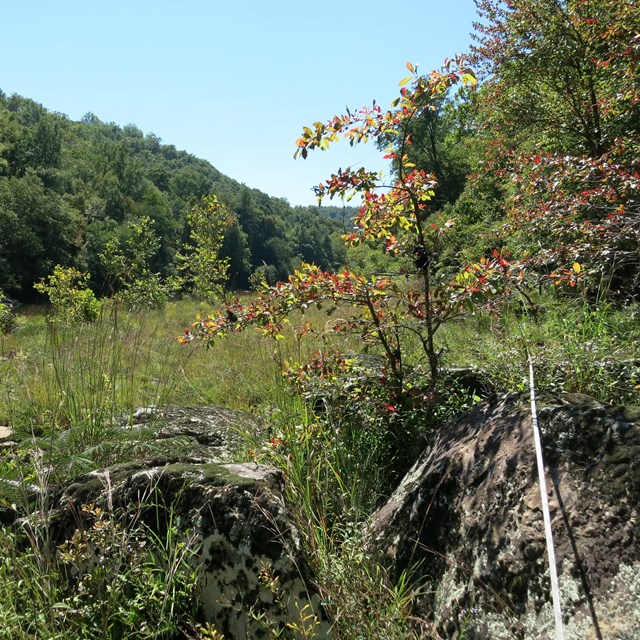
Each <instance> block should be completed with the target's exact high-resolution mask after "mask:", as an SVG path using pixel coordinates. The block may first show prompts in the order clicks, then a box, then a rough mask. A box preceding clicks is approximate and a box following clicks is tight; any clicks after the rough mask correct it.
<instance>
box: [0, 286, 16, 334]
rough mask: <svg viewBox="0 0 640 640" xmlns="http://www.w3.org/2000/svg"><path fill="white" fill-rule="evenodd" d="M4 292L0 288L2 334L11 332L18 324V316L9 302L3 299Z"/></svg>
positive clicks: (0, 325) (0, 329)
mask: <svg viewBox="0 0 640 640" xmlns="http://www.w3.org/2000/svg"><path fill="white" fill-rule="evenodd" d="M3 298H4V293H3V292H2V290H1V289H0V334H7V333H11V332H12V331H13V330H14V329H15V328H16V326H17V320H16V316H15V314H14V313H13V309H11V306H10V305H9V304H6V303H5V302H4V300H3Z"/></svg>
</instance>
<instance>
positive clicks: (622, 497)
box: [368, 394, 640, 640]
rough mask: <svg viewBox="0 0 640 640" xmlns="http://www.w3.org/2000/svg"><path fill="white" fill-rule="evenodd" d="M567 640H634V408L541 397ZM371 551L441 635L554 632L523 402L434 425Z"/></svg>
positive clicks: (637, 490) (639, 459) (638, 494)
mask: <svg viewBox="0 0 640 640" xmlns="http://www.w3.org/2000/svg"><path fill="white" fill-rule="evenodd" d="M538 407H539V408H538V411H539V420H540V426H541V430H542V434H543V442H544V452H545V461H546V464H547V471H546V475H547V483H548V488H549V501H550V506H551V511H552V526H553V532H554V540H555V547H556V556H557V565H558V572H559V579H560V587H561V591H562V601H563V602H562V605H563V614H564V619H565V623H566V627H565V637H566V638H567V640H569V639H572V640H578V639H580V640H585V639H587V638H596V639H600V638H607V639H610V638H619V639H629V640H630V639H631V638H638V637H640V543H639V541H640V517H639V516H640V513H639V510H640V426H639V425H640V410H637V409H630V408H627V409H623V408H614V407H608V406H603V405H601V404H599V403H597V402H595V401H594V400H592V399H591V398H588V397H586V396H577V395H572V396H567V395H564V396H551V395H548V396H544V397H542V398H539V400H538ZM368 536H369V543H370V545H371V547H372V548H374V549H376V550H378V551H379V552H380V553H381V554H382V555H383V556H384V559H385V561H386V562H387V563H388V564H389V565H390V566H391V567H392V568H393V570H394V571H395V573H396V575H399V574H400V572H401V571H403V570H405V569H410V570H411V569H412V570H413V577H414V579H418V580H420V579H421V580H422V581H423V582H424V583H426V584H425V590H424V593H425V594H427V595H424V596H423V597H422V598H420V599H419V601H418V604H417V613H418V614H420V615H422V616H424V617H426V618H428V619H429V620H430V621H431V623H432V626H433V633H434V634H439V635H440V636H441V637H445V638H456V637H461V636H459V635H458V634H460V633H462V632H464V634H466V635H464V637H465V638H469V639H471V638H476V639H479V638H490V639H491V640H501V639H504V638H518V639H525V638H526V639H530V638H547V637H554V632H553V629H554V625H553V613H552V606H551V603H550V595H549V578H548V569H547V555H546V548H545V537H544V531H543V517H542V512H541V500H540V495H539V490H538V485H537V469H536V463H535V454H534V444H533V432H532V427H531V417H530V411H529V400H528V395H520V394H511V395H508V396H505V397H502V398H501V399H499V400H496V399H494V400H493V401H489V402H485V403H482V404H479V405H477V406H476V407H475V408H474V409H472V410H471V411H469V412H468V413H466V414H465V415H463V416H462V417H461V418H460V419H459V420H458V421H457V422H456V423H455V424H453V425H451V426H450V427H449V428H447V429H443V430H442V431H441V432H440V433H439V434H438V435H437V437H436V439H435V441H434V443H433V445H432V446H431V447H430V448H429V449H428V450H427V451H425V453H424V454H423V455H422V456H421V458H420V459H419V460H418V462H417V463H416V464H415V465H414V467H413V468H412V469H411V471H410V472H409V473H408V475H407V476H406V477H405V479H404V480H403V482H402V483H401V485H400V486H399V487H398V489H397V490H396V491H395V493H394V494H393V495H392V497H391V499H390V500H389V501H388V502H387V503H386V504H385V505H384V506H383V507H382V508H380V509H379V510H378V512H377V513H376V514H375V515H374V517H373V519H372V523H371V525H370V528H369V531H368Z"/></svg>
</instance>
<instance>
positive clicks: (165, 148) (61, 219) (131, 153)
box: [0, 92, 351, 299]
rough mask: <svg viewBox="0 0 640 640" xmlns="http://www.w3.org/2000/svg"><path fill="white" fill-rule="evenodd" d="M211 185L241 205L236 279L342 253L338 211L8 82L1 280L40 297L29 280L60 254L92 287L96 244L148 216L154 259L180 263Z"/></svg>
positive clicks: (100, 287) (163, 270) (98, 282)
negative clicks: (50, 104)
mask: <svg viewBox="0 0 640 640" xmlns="http://www.w3.org/2000/svg"><path fill="white" fill-rule="evenodd" d="M207 194H215V195H216V196H217V197H218V199H219V200H220V202H222V203H223V204H225V205H227V207H228V208H229V209H230V210H232V211H233V212H234V213H235V219H236V222H235V224H234V225H233V227H232V228H231V229H229V230H227V233H226V238H225V245H224V249H223V253H224V254H225V255H227V256H228V257H229V258H230V260H231V265H230V276H231V281H230V283H229V286H230V287H231V288H236V289H238V288H247V287H248V286H249V282H248V279H249V276H250V275H251V274H252V273H253V272H254V271H256V269H259V268H260V269H262V271H263V275H265V276H266V277H267V279H268V280H275V279H276V278H285V277H286V276H287V275H288V274H289V273H290V272H291V271H292V270H293V268H294V267H295V266H296V265H297V264H299V263H300V260H307V261H313V262H316V263H317V264H319V265H322V266H323V267H324V268H333V267H338V266H340V264H341V263H342V262H343V261H344V249H343V248H342V246H341V243H340V242H339V241H336V239H337V236H338V235H339V233H340V232H341V231H343V225H342V217H340V218H339V219H338V220H336V221H335V222H334V221H333V220H332V219H331V217H330V216H325V215H322V213H321V212H320V211H319V210H318V209H317V208H315V207H309V208H306V207H304V208H303V207H295V208H292V207H291V206H289V204H288V203H287V202H286V201H285V200H282V199H279V198H272V197H269V196H268V195H267V194H265V193H262V192H260V191H258V190H256V189H251V188H250V187H248V186H245V185H241V184H239V183H238V182H236V181H235V180H233V179H232V178H230V177H227V176H225V175H223V174H221V173H220V172H219V171H217V170H216V169H215V168H214V167H213V166H212V165H211V164H209V163H208V162H207V161H205V160H201V159H199V158H196V157H194V156H193V155H191V154H189V153H187V152H185V151H179V150H177V149H176V148H175V147H174V146H172V145H168V144H162V142H161V140H160V138H158V137H157V136H156V135H154V134H152V133H150V134H146V135H145V134H144V133H143V132H142V131H141V130H140V129H138V128H137V127H136V126H134V125H127V126H124V127H120V126H117V125H115V124H113V123H105V122H102V121H100V119H99V118H98V117H96V116H95V115H93V114H91V113H89V114H87V115H86V116H84V118H83V119H82V120H81V121H80V122H74V121H72V120H70V119H69V118H67V117H66V116H64V115H62V114H59V113H51V112H49V111H48V110H47V109H46V108H45V107H43V106H41V105H39V104H37V103H35V102H34V101H32V100H30V99H28V98H25V97H21V96H18V95H12V96H6V95H5V94H3V93H2V92H0V237H1V238H2V239H1V240H0V289H3V290H4V291H5V292H6V293H9V294H11V295H13V296H15V297H18V298H20V299H30V298H32V297H33V296H34V293H35V292H34V291H33V288H32V285H33V284H34V283H35V282H37V281H39V280H40V279H41V278H43V277H45V276H47V275H48V274H50V273H51V271H52V270H53V267H54V266H55V265H58V264H59V265H62V266H65V267H68V266H74V267H76V268H77V269H79V270H80V271H88V272H90V274H91V277H92V281H91V285H92V288H93V289H94V290H95V291H96V293H98V294H101V293H104V292H105V291H106V290H107V289H108V288H107V287H106V286H105V285H106V282H105V281H106V279H107V274H105V272H104V267H103V264H102V263H101V261H100V259H99V255H100V254H101V253H102V252H104V250H105V248H106V246H107V243H108V242H109V241H110V240H112V239H119V240H121V241H124V240H125V238H126V236H127V235H128V234H130V233H131V231H130V224H129V223H131V222H136V221H140V220H141V219H143V218H144V217H145V216H146V217H148V218H150V220H151V221H152V231H153V234H155V236H156V237H157V238H158V239H159V241H160V248H159V250H158V251H157V253H156V255H155V256H154V258H153V263H152V265H150V267H151V268H152V270H153V271H154V272H158V273H160V274H161V275H162V276H169V275H172V274H174V273H175V272H176V254H177V252H178V251H179V250H180V249H181V247H182V245H183V243H184V242H185V241H186V240H187V239H188V234H189V230H188V228H187V225H186V213H187V211H188V210H189V209H190V208H191V207H192V206H193V205H194V204H195V203H196V202H198V201H199V200H200V198H201V197H202V196H204V195H207ZM336 211H337V209H336V208H331V209H330V213H331V214H332V215H334V216H335V215H336ZM339 211H341V212H342V209H339ZM350 215H351V214H347V217H349V216H350Z"/></svg>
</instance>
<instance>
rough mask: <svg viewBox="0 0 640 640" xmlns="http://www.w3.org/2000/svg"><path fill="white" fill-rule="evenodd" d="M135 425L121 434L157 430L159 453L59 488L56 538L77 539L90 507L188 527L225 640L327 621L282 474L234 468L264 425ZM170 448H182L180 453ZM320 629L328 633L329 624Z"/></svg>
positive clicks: (174, 416) (214, 416)
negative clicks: (242, 447) (243, 445)
mask: <svg viewBox="0 0 640 640" xmlns="http://www.w3.org/2000/svg"><path fill="white" fill-rule="evenodd" d="M134 417H135V419H136V420H135V424H133V425H128V426H126V427H123V428H128V429H136V428H143V427H144V428H145V429H148V428H149V425H152V426H153V428H155V429H156V433H157V440H158V443H159V447H158V451H160V452H161V453H158V454H155V455H154V456H151V457H149V456H145V457H143V458H142V459H139V460H133V461H129V462H126V463H121V464H117V465H114V466H113V467H111V468H109V469H103V470H99V471H94V472H91V473H88V474H85V475H83V476H81V477H78V478H75V479H74V480H73V481H71V482H69V483H67V484H66V485H65V486H63V487H60V488H59V490H58V492H57V494H56V495H55V496H54V497H53V502H54V504H55V506H56V510H57V513H58V517H57V527H58V538H59V539H61V540H63V539H70V536H71V535H72V534H73V531H74V528H75V527H76V526H77V524H78V523H79V522H81V521H82V517H83V516H82V507H83V505H87V504H91V505H97V506H99V507H102V508H108V509H109V510H110V511H113V512H120V511H122V510H127V511H129V512H131V513H139V514H140V515H139V520H142V521H144V522H146V523H147V524H148V525H149V526H151V527H153V528H155V529H156V530H157V529H159V531H158V533H159V534H160V535H161V534H162V529H163V528H165V527H166V526H167V524H168V523H169V522H173V523H175V522H180V527H181V528H182V529H183V530H184V531H189V532H190V535H191V536H192V537H194V538H195V541H196V543H197V548H198V549H199V552H198V554H197V556H196V558H195V561H196V562H197V564H198V565H199V567H200V571H199V576H200V577H199V584H198V589H197V591H198V600H199V603H198V604H199V608H200V611H201V616H202V619H203V621H206V622H210V623H213V624H214V625H215V627H216V629H217V630H218V631H220V632H221V633H222V634H223V635H224V637H225V638H229V639H233V638H243V639H244V638H249V637H250V638H260V637H266V634H265V632H264V630H263V629H262V628H261V625H259V624H257V623H256V622H255V620H254V617H258V616H260V615H263V616H265V618H266V619H268V620H269V621H270V622H269V623H270V624H271V625H273V626H274V628H277V627H278V625H284V624H285V623H286V622H287V621H291V620H295V619H296V618H297V617H299V615H300V610H302V609H303V608H304V607H305V605H308V608H307V610H306V612H307V613H308V612H309V611H310V610H313V611H315V612H316V613H318V616H319V617H321V607H320V606H319V603H318V599H317V597H316V596H315V595H314V594H313V591H312V589H310V588H309V587H308V585H307V580H305V577H306V576H305V563H304V559H303V558H302V556H301V553H300V549H299V544H298V539H297V535H296V530H295V527H294V526H293V525H292V523H291V521H290V520H289V518H288V516H287V512H286V510H285V506H284V503H283V499H282V489H283V487H282V477H281V475H280V473H279V472H278V471H277V470H276V469H274V468H272V467H268V466H264V465H258V464H254V463H237V462H233V458H234V449H235V448H236V446H237V440H238V430H239V429H240V430H244V429H247V428H251V429H254V430H255V429H260V425H259V424H257V423H255V422H254V421H253V420H252V418H251V417H250V416H247V415H246V414H242V413H240V412H234V411H230V410H226V409H218V408H211V407H203V408H190V409H188V408H179V407H172V408H167V409H164V410H161V411H160V410H156V409H146V410H140V411H138V412H137V413H136V414H135V415H134ZM163 443H164V445H165V446H164V447H163V446H160V445H162V444H163ZM167 443H170V444H172V445H173V444H174V443H175V449H176V451H175V453H171V449H172V446H170V447H167V446H166V444H167ZM85 511H86V510H85ZM265 575H267V577H270V578H271V579H272V581H273V579H276V580H277V585H278V590H277V593H274V592H273V590H270V589H269V588H268V587H267V586H266V582H265ZM249 611H254V612H255V613H256V615H255V616H251V615H248V612H249ZM319 630H320V632H321V633H323V634H326V625H324V623H323V625H322V626H320V627H319Z"/></svg>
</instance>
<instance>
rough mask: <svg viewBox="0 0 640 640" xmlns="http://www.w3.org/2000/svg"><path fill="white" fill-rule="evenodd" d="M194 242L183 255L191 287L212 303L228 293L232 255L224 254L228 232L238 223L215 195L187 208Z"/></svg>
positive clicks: (196, 294)
mask: <svg viewBox="0 0 640 640" xmlns="http://www.w3.org/2000/svg"><path fill="white" fill-rule="evenodd" d="M187 223H188V224H189V238H190V244H185V246H184V249H185V251H186V253H184V254H182V255H181V256H180V260H181V263H182V264H181V270H182V271H183V273H184V278H185V281H186V282H187V286H188V288H189V289H190V290H191V291H192V292H193V294H194V295H195V296H196V297H197V298H198V299H199V300H204V301H205V302H209V303H212V302H214V301H215V300H218V299H220V298H223V297H224V292H225V286H226V284H227V281H228V278H229V266H230V259H229V258H226V257H223V256H222V247H223V244H224V238H225V234H226V233H227V232H228V230H229V229H230V228H232V227H233V226H234V224H235V218H234V216H233V214H232V212H231V211H230V210H229V209H228V208H227V207H225V206H224V205H222V204H221V203H219V202H218V198H217V197H216V196H215V195H210V196H205V197H203V198H202V199H201V200H200V202H199V203H198V204H197V205H195V206H194V207H192V208H191V209H190V210H189V211H188V212H187Z"/></svg>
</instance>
